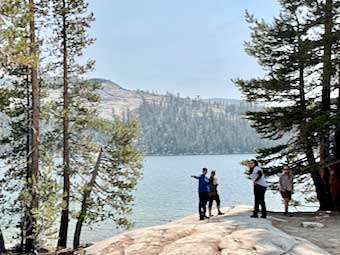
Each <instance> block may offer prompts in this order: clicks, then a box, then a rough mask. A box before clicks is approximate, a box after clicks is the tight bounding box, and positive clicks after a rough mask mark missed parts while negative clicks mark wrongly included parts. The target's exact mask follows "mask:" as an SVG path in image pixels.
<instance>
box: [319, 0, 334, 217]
mask: <svg viewBox="0 0 340 255" xmlns="http://www.w3.org/2000/svg"><path fill="white" fill-rule="evenodd" d="M332 5H333V1H332V0H326V3H325V6H324V16H325V17H324V27H325V29H324V36H323V44H324V54H323V78H322V98H321V114H323V115H325V116H327V115H329V114H330V109H331V78H332V73H333V64H332V46H333V39H332V30H333V8H332ZM329 150H330V125H329V124H328V123H327V124H326V125H325V127H324V128H323V129H322V130H321V133H320V165H321V168H320V177H321V180H322V183H323V186H324V187H323V190H324V192H325V193H324V199H325V201H323V207H322V208H320V209H321V210H333V201H332V198H331V192H330V185H329V176H330V174H329V168H328V167H327V166H325V164H326V163H327V160H329V156H330V151H329ZM318 183H319V182H318ZM320 184H321V183H320Z"/></svg>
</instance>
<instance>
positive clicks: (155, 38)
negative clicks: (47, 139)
mask: <svg viewBox="0 0 340 255" xmlns="http://www.w3.org/2000/svg"><path fill="white" fill-rule="evenodd" d="M246 9H247V10H249V11H250V12H251V13H253V14H255V15H256V17H259V18H265V19H267V20H270V19H271V18H272V17H273V16H274V15H275V14H276V13H277V12H278V4H277V1H276V0H120V1H118V0H90V10H91V11H93V12H94V13H95V16H96V21H95V23H94V24H93V26H92V29H91V35H92V36H95V37H96V38H97V42H96V44H95V45H94V46H91V47H90V48H89V49H88V50H87V51H86V57H91V58H94V59H96V61H97V69H96V71H95V72H94V73H92V74H91V77H97V78H107V79H110V80H112V81H114V82H116V83H118V84H120V85H121V86H123V87H125V88H130V89H142V90H150V91H157V92H159V93H164V92H166V91H170V92H173V93H177V92H179V93H180V94H181V95H183V96H196V95H201V96H202V97H204V98H208V97H227V98H239V97H240V93H239V92H238V90H237V89H236V88H235V87H234V85H233V84H232V82H231V81H230V79H232V78H236V77H254V76H258V75H260V74H261V70H260V68H259V67H258V65H257V64H256V60H254V59H253V58H251V57H249V56H247V55H246V54H245V53H244V48H243V42H244V41H245V40H247V39H248V38H249V34H250V31H249V29H248V26H247V24H246V22H245V21H244V13H245V10H246Z"/></svg>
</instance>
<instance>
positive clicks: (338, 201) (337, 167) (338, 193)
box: [330, 64, 340, 212]
mask: <svg viewBox="0 0 340 255" xmlns="http://www.w3.org/2000/svg"><path fill="white" fill-rule="evenodd" d="M339 75H340V64H338V76H339ZM339 77H340V76H339ZM336 117H337V118H338V119H337V122H336V130H335V135H334V136H335V137H334V140H335V152H334V156H335V161H336V163H335V164H333V165H331V166H330V189H331V194H332V199H333V204H334V209H335V210H336V211H338V212H339V211H340V162H338V161H340V79H339V80H338V100H337V114H336Z"/></svg>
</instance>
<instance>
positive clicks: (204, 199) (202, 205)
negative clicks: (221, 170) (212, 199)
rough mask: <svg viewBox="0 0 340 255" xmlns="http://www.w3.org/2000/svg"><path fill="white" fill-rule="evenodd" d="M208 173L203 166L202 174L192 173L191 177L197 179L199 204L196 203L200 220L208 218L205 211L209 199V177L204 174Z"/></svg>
mask: <svg viewBox="0 0 340 255" xmlns="http://www.w3.org/2000/svg"><path fill="white" fill-rule="evenodd" d="M207 173H208V169H207V168H203V170H202V174H201V175H200V176H194V175H192V176H191V177H192V178H195V179H197V180H198V197H199V204H198V214H199V217H200V220H204V219H209V217H208V216H206V212H207V203H208V201H209V191H210V190H209V179H208V177H207V176H206V175H207Z"/></svg>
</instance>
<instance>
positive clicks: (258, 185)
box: [248, 159, 268, 218]
mask: <svg viewBox="0 0 340 255" xmlns="http://www.w3.org/2000/svg"><path fill="white" fill-rule="evenodd" d="M248 166H249V171H250V177H251V179H252V181H253V184H254V197H255V202H254V212H253V215H251V217H252V218H258V213H259V207H260V205H261V212H262V216H261V218H266V217H267V209H266V203H265V193H266V190H267V186H268V184H267V182H266V180H265V178H264V175H263V170H262V169H261V168H260V167H259V165H258V163H257V161H256V160H254V159H253V160H250V161H249V162H248Z"/></svg>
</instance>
